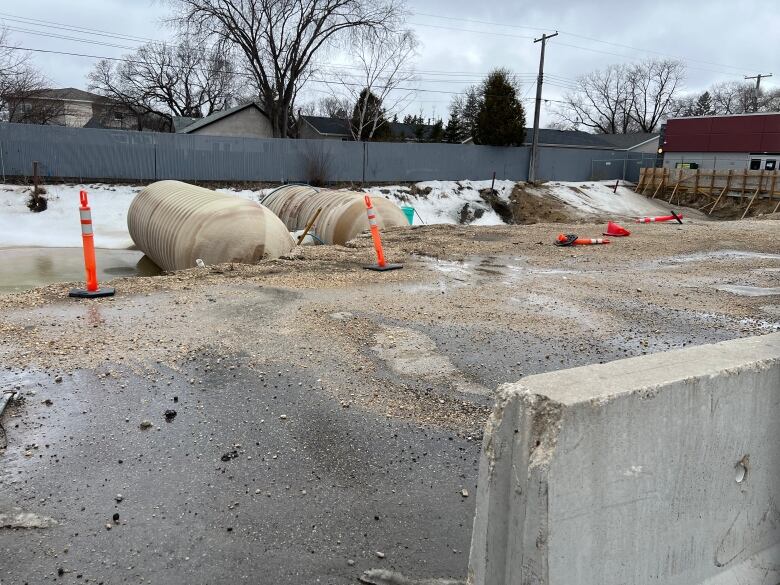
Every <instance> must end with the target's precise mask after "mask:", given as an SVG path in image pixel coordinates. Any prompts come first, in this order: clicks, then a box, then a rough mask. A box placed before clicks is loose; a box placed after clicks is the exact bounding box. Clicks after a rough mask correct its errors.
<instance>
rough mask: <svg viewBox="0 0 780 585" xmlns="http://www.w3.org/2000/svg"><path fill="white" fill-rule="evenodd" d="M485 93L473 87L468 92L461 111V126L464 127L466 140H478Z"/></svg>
mask: <svg viewBox="0 0 780 585" xmlns="http://www.w3.org/2000/svg"><path fill="white" fill-rule="evenodd" d="M483 94H484V91H482V88H479V87H477V86H476V85H472V86H471V87H470V88H469V89H468V90H467V91H466V100H465V101H464V102H463V107H462V108H461V111H460V124H461V126H462V127H463V131H464V133H465V136H464V137H463V140H465V139H466V138H476V136H475V134H476V130H477V118H478V116H479V110H480V108H481V107H482V100H483Z"/></svg>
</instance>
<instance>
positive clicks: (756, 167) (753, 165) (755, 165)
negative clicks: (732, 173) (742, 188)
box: [750, 158, 761, 171]
mask: <svg viewBox="0 0 780 585" xmlns="http://www.w3.org/2000/svg"><path fill="white" fill-rule="evenodd" d="M750 170H751V171H760V170H761V159H760V158H751V159H750Z"/></svg>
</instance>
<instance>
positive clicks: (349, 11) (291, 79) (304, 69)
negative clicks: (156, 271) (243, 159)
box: [169, 0, 403, 137]
mask: <svg viewBox="0 0 780 585" xmlns="http://www.w3.org/2000/svg"><path fill="white" fill-rule="evenodd" d="M169 1H170V2H171V4H172V5H173V6H174V7H175V9H176V15H175V17H174V21H175V22H176V23H177V24H178V25H179V26H180V27H181V28H182V29H184V30H188V31H197V32H198V33H199V34H203V35H207V36H211V37H215V38H220V39H223V40H224V41H226V42H228V43H230V44H231V45H232V46H234V47H235V48H236V50H237V51H238V52H239V53H240V54H241V55H242V57H243V62H244V66H245V68H246V71H247V72H248V73H249V74H250V75H251V77H252V79H253V81H254V85H255V89H256V91H257V94H258V97H259V99H260V101H261V102H262V103H263V105H264V107H265V109H266V112H267V113H268V115H269V116H270V118H271V124H272V128H273V132H274V136H279V137H281V136H287V134H288V131H289V129H290V127H291V124H292V116H291V114H292V112H293V108H294V103H295V98H296V96H297V93H298V91H299V90H300V88H301V84H302V82H303V81H305V76H306V75H307V73H308V72H310V71H311V69H312V66H313V64H314V62H313V59H314V56H315V55H316V54H317V53H318V52H319V51H320V50H321V49H322V48H323V46H324V45H325V44H326V43H331V42H335V41H336V40H337V39H338V38H339V37H341V36H343V35H344V34H346V33H349V32H351V31H356V30H374V31H384V30H393V29H395V28H397V25H398V19H399V17H400V15H401V13H402V10H403V4H402V1H403V0H169Z"/></svg>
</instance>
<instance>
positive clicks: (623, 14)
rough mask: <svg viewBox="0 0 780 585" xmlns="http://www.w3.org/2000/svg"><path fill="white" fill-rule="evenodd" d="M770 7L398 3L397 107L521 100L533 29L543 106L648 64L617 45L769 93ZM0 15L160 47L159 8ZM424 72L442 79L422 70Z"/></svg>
mask: <svg viewBox="0 0 780 585" xmlns="http://www.w3.org/2000/svg"><path fill="white" fill-rule="evenodd" d="M772 7H773V4H772V3H767V2H758V1H753V0H750V1H746V2H740V3H735V2H731V1H726V0H709V1H704V0H695V1H689V2H685V3H681V2H679V1H672V0H658V1H656V2H654V3H644V4H636V3H635V4H626V3H625V2H622V1H618V0H603V1H600V2H572V1H570V0H547V1H545V2H535V3H527V2H516V1H515V2H512V1H506V0H494V1H492V2H478V3H475V2H474V1H473V0H469V1H468V2H467V1H465V0H453V1H446V2H445V1H441V0H440V1H434V0H415V1H414V2H410V3H409V8H410V11H411V12H412V15H410V17H409V19H408V23H409V26H410V27H411V28H413V29H414V30H415V31H416V33H417V34H418V36H419V38H420V41H421V46H420V56H419V58H418V60H417V64H416V67H417V69H418V70H419V71H420V72H419V74H418V77H419V78H420V80H419V81H418V82H417V83H416V87H418V88H419V89H421V90H428V91H425V92H423V91H421V92H419V93H418V94H417V96H416V99H415V100H414V101H413V102H412V103H411V104H410V105H409V107H408V108H407V110H408V111H410V112H415V113H416V112H418V111H419V110H422V111H423V112H424V113H425V115H431V114H432V113H433V112H435V113H436V114H437V115H438V116H443V117H444V116H446V111H447V105H448V103H449V101H450V99H451V97H452V96H451V95H450V94H447V93H435V92H434V91H433V90H437V91H442V92H445V91H446V92H459V91H462V90H463V88H464V87H465V86H466V85H468V84H469V83H473V82H475V81H477V80H478V79H479V78H480V77H481V75H482V74H484V73H485V72H487V71H488V70H489V69H492V68H493V67H497V66H503V67H508V68H509V69H511V70H513V71H514V72H516V73H518V74H519V76H520V79H521V83H522V84H523V91H524V93H525V94H527V96H528V97H529V98H532V97H533V95H534V92H533V87H532V84H533V79H534V76H535V74H536V70H537V68H538V59H539V45H538V44H534V43H533V40H532V37H534V36H538V35H539V34H540V33H541V32H542V31H543V30H545V31H550V32H552V31H554V30H558V31H560V32H561V34H560V35H559V36H558V37H556V38H555V39H553V40H552V41H550V42H549V44H548V52H547V59H546V67H545V69H546V72H547V73H548V74H550V76H551V77H550V79H549V82H550V83H549V85H546V86H545V92H544V94H545V98H548V99H551V100H555V99H558V98H560V97H561V95H562V93H563V92H564V91H566V89H565V86H566V85H567V84H569V83H571V80H573V79H575V78H576V77H577V76H578V75H580V74H583V73H586V72H588V71H590V70H592V69H596V68H601V67H604V66H606V65H609V64H611V63H617V62H624V61H628V60H636V59H642V58H648V57H652V56H654V55H655V54H654V53H651V52H645V51H637V50H633V49H630V48H627V47H624V46H619V45H628V46H631V47H637V48H641V49H649V50H651V51H657V52H658V53H663V54H666V55H670V56H674V57H679V58H681V59H683V60H684V61H685V63H686V65H687V67H688V76H687V80H686V87H687V88H688V89H689V90H691V91H694V90H700V89H702V88H704V87H706V86H708V85H710V84H712V83H714V82H718V81H733V80H739V79H741V78H742V76H743V75H748V74H751V75H752V74H755V73H772V72H774V73H775V75H776V77H774V78H771V79H768V80H767V81H766V83H767V86H776V85H780V67H778V66H777V65H778V56H780V11H778V10H775V9H773V8H772ZM0 12H2V13H3V14H4V15H6V14H13V15H15V16H18V17H23V18H37V19H44V20H48V21H53V22H59V23H65V24H69V25H74V26H79V27H83V28H86V29H101V30H106V31H113V32H118V33H121V34H125V35H132V36H136V37H143V38H152V39H164V38H166V37H167V36H169V35H170V33H171V31H170V30H168V29H166V27H165V26H164V25H163V22H162V21H163V19H164V18H165V16H166V15H167V14H168V8H167V7H166V5H165V3H164V2H160V1H155V2H148V1H144V0H101V1H100V2H95V1H94V0H69V1H68V2H61V1H59V0H37V1H36V2H35V3H34V5H32V3H29V4H27V5H25V4H21V3H18V4H15V5H13V6H8V5H6V7H5V8H2V9H0ZM444 17H447V18H444ZM474 21H485V22H494V23H504V24H506V25H511V26H497V25H491V24H481V23H479V22H474ZM6 24H7V25H8V26H10V27H13V28H17V29H36V30H44V31H47V32H49V33H52V34H57V35H65V36H71V37H77V38H78V39H80V41H82V42H79V41H74V40H64V39H58V38H51V37H45V36H39V35H34V34H30V33H26V32H19V31H12V33H11V34H12V36H13V38H14V40H15V41H16V43H17V44H20V45H22V46H25V47H30V48H38V49H48V50H55V51H66V52H76V53H87V54H91V55H100V56H112V57H119V56H121V55H122V54H124V53H126V52H127V50H126V49H121V48H117V47H107V46H101V45H91V44H88V43H85V42H83V41H99V42H107V43H114V44H118V45H127V46H130V45H133V44H134V43H132V42H130V41H124V40H116V39H114V40H112V39H108V38H105V37H99V36H96V35H90V34H89V33H87V32H84V33H74V32H68V31H63V30H56V29H41V28H39V27H33V26H30V25H25V24H21V23H18V22H10V21H6ZM524 27H529V28H524ZM453 29H467V30H453ZM473 31H479V32H473ZM523 37H531V38H523ZM583 37H587V38H583ZM594 39H595V40H594ZM598 41H605V42H598ZM607 43H612V44H607ZM333 57H334V56H331V57H330V58H333ZM34 60H35V62H36V63H37V64H38V66H39V67H40V68H41V69H42V70H43V71H44V73H45V74H46V75H47V76H48V77H49V78H50V79H51V81H52V84H53V85H56V86H75V87H81V88H84V87H86V75H87V73H88V72H89V70H90V69H91V67H92V63H93V62H94V60H92V59H86V58H80V57H71V56H65V55H56V54H43V53H36V54H34ZM434 71H435V72H450V74H448V75H434V74H431V73H426V72H434ZM313 87H316V88H318V89H324V88H323V87H322V86H313ZM308 95H309V97H310V98H314V97H316V96H318V95H321V93H318V92H310V93H309V94H308ZM525 105H526V106H527V108H528V109H529V110H531V109H532V107H533V103H532V101H530V99H529V101H526V102H525ZM551 105H552V104H547V105H546V106H545V109H544V110H543V111H544V112H545V115H544V117H543V121H544V120H548V119H549V115H548V113H549V108H550V107H551ZM529 118H530V114H529Z"/></svg>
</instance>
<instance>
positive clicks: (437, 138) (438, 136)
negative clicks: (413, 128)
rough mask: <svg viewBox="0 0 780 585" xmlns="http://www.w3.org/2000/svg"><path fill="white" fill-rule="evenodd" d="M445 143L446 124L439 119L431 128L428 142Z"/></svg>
mask: <svg viewBox="0 0 780 585" xmlns="http://www.w3.org/2000/svg"><path fill="white" fill-rule="evenodd" d="M443 141H444V122H443V121H442V120H441V118H439V119H438V120H436V123H435V124H434V125H433V126H431V133H430V135H429V136H428V142H443Z"/></svg>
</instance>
